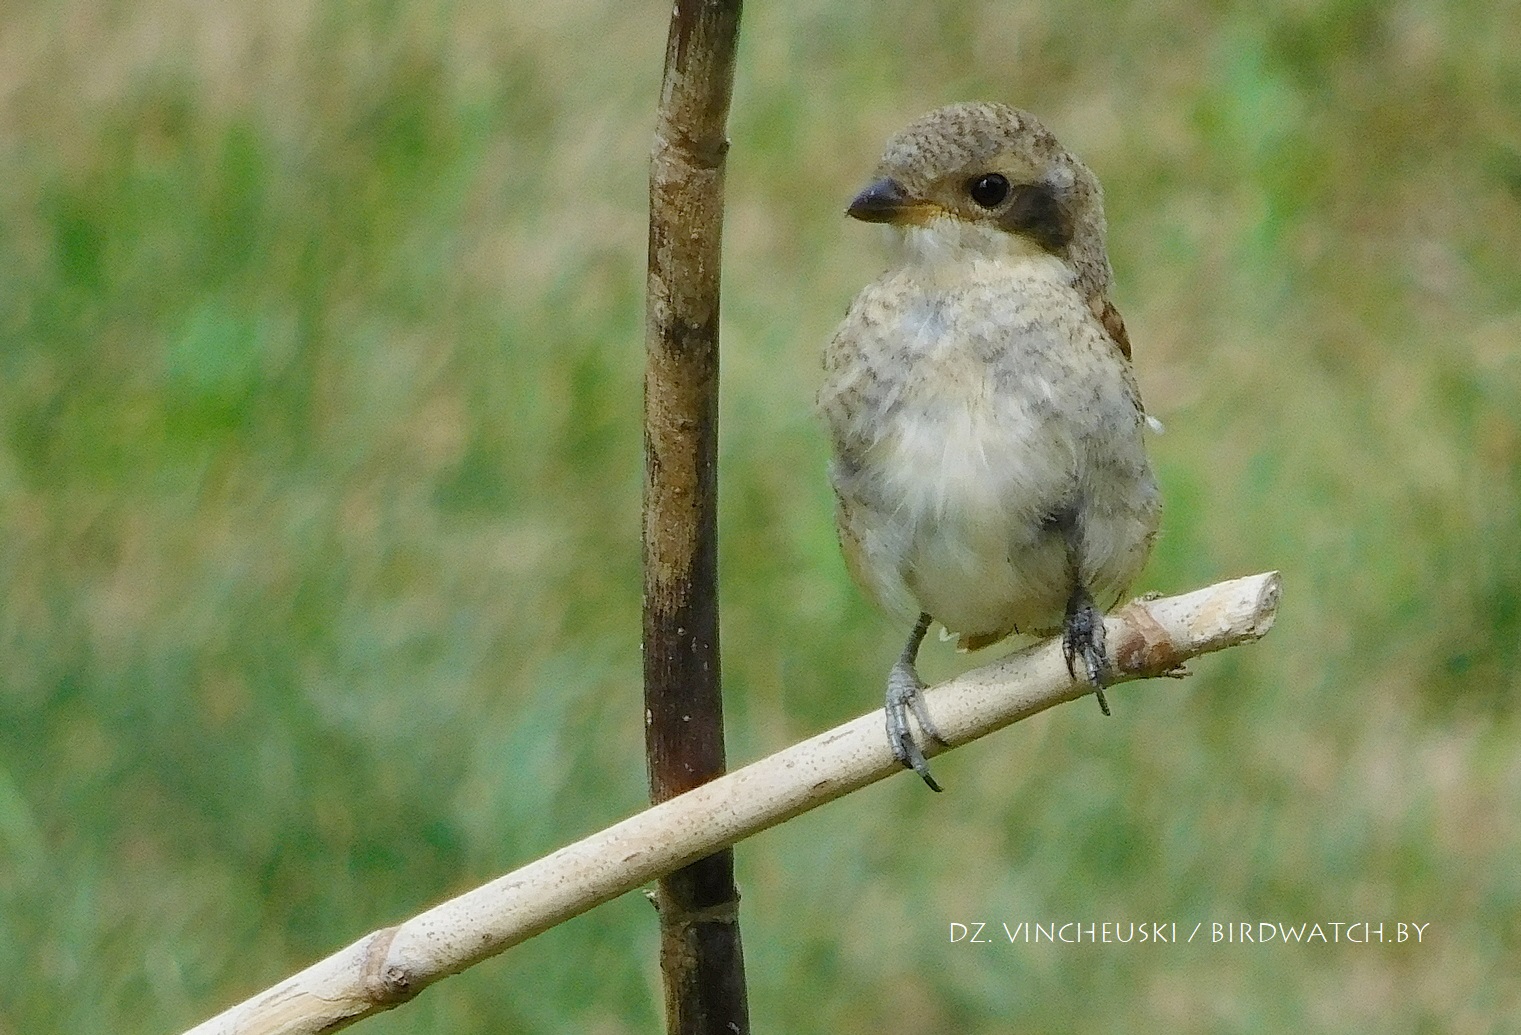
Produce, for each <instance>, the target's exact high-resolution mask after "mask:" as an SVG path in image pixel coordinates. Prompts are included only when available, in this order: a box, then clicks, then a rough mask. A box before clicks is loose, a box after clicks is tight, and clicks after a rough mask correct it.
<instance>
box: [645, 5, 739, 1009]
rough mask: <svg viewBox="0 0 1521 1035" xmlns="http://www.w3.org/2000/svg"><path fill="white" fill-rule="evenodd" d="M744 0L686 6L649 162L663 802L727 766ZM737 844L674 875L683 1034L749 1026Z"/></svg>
mask: <svg viewBox="0 0 1521 1035" xmlns="http://www.w3.org/2000/svg"><path fill="white" fill-rule="evenodd" d="M739 16H740V4H739V0H676V5H675V10H674V11H673V12H672V15H671V30H670V37H669V39H668V41H667V46H666V63H665V81H664V84H663V86H662V89H661V98H660V111H659V114H658V117H657V123H656V130H655V146H654V152H653V154H652V156H651V165H650V258H649V281H648V287H647V292H648V297H647V303H646V304H647V307H648V308H647V312H646V317H645V319H646V324H645V348H646V367H645V382H644V394H645V416H644V436H645V454H644V455H645V483H644V701H645V721H646V728H645V750H646V755H647V757H648V761H649V771H650V796H651V798H652V799H653V800H654V801H656V802H661V801H664V800H666V799H668V798H671V797H674V796H675V795H677V794H680V793H681V792H683V791H686V790H689V789H691V788H692V787H695V786H697V785H698V784H701V783H705V782H707V781H708V780H711V779H713V778H714V777H716V776H719V775H721V774H722V773H723V771H724V742H723V701H722V697H721V694H720V686H719V665H718V567H717V552H718V551H717V529H718V520H717V511H718V492H717V479H716V465H717V453H718V294H719V256H720V246H721V240H722V231H723V182H724V180H723V178H724V154H725V152H726V150H727V149H728V138H727V135H726V132H725V123H726V121H727V118H728V112H729V98H730V95H731V93H732V90H733V82H734V50H735V44H736V41H737V39H738V36H739ZM738 904H739V892H738V890H737V889H736V888H735V885H734V856H733V853H732V851H730V850H728V849H725V850H724V851H721V852H717V853H715V854H713V855H710V856H708V857H706V858H704V859H700V860H698V861H697V862H695V863H692V864H691V865H689V866H687V867H685V868H683V869H681V870H678V871H676V872H675V873H673V874H671V875H670V876H668V877H666V878H665V879H663V880H662V881H661V882H660V886H659V892H658V897H657V905H658V906H659V910H660V966H661V973H662V977H663V979H664V983H665V1003H666V1029H667V1031H669V1032H671V1033H672V1035H698V1033H711V1035H717V1033H724V1035H732V1033H734V1032H748V1031H749V1027H750V1025H749V1014H748V1009H747V1007H746V1001H745V978H744V957H743V954H742V952H741V949H740V938H739V917H738Z"/></svg>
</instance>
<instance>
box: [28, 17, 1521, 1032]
mask: <svg viewBox="0 0 1521 1035" xmlns="http://www.w3.org/2000/svg"><path fill="white" fill-rule="evenodd" d="M668 10H669V6H668V4H661V3H657V2H654V0H636V2H633V3H612V2H609V0H566V2H563V3H555V4H549V3H527V2H511V0H509V2H506V3H484V2H478V0H453V2H446V0H418V2H415V3H412V4H399V3H395V2H390V0H335V2H330V3H318V2H313V0H271V2H269V3H263V4H242V5H233V4H202V3H196V2H192V0H139V2H134V3H127V2H121V0H17V2H15V3H12V4H11V5H9V6H8V7H7V8H6V11H5V14H4V16H3V19H0V971H3V972H4V973H5V974H6V981H5V989H4V992H3V993H0V1033H4V1035H19V1033H27V1035H31V1033H38V1032H124V1033H136V1032H144V1033H146V1032H164V1031H175V1030H179V1029H181V1028H183V1027H188V1026H189V1025H190V1024H192V1023H194V1022H196V1021H198V1020H200V1019H202V1018H203V1017H205V1016H208V1015H210V1014H211V1013H213V1012H215V1011H216V1010H219V1009H221V1008H222V1007H224V1006H226V1005H229V1004H230V1003H232V1002H234V1001H237V1000H239V999H241V998H243V997H244V996H245V995H248V994H251V993H252V992H254V991H257V990H258V989H260V988H262V987H264V986H266V985H268V984H270V983H272V982H274V981H276V980H278V979H280V978H281V977H283V976H285V975H286V974H287V973H289V972H292V971H294V970H295V969H297V968H299V967H300V966H303V965H304V964H306V963H308V962H310V961H311V960H313V959H315V958H317V957H319V956H322V955H325V954H327V953H328V952H330V951H332V950H334V949H337V948H338V947H340V946H341V945H344V944H347V943H348V942H349V941H351V940H353V939H354V938H356V937H357V936H359V935H361V934H363V933H364V932H366V931H369V930H371V929H373V928H375V927H377V926H381V925H384V924H388V923H392V922H395V921H398V920H400V919H402V918H404V917H406V916H408V915H410V914H411V913H413V912H415V911H417V910H419V909H421V908H423V907H425V906H427V905H429V904H431V903H433V902H436V901H438V900H439V899H441V898H442V897H444V896H446V895H449V894H452V893H455V892H458V891H461V890H463V889H465V888H468V887H470V886H472V885H474V884H476V883H478V882H481V881H483V880H485V879H488V878H490V877H492V876H494V875H496V874H498V873H501V872H503V871H505V870H507V869H510V868H512V867H513V866H515V865H517V864H520V863H522V862H524V861H527V860H529V859H532V858H534V857H537V856H539V855H541V854H543V853H545V852H547V851H549V850H551V849H553V848H555V847H557V846H559V845H560V844H562V843H564V842H566V841H568V840H571V839H573V838H575V837H577V836H579V835H582V834H584V833H587V832H590V831H592V830H594V829H596V828H598V827H599V826H601V825H603V824H605V823H607V822H609V821H612V820H615V819H617V818H620V817H622V816H624V815H626V814H628V813H630V812H632V811H634V810H636V809H637V808H639V807H640V805H641V803H642V801H643V799H644V771H643V761H642V739H641V704H640V698H639V674H640V661H639V646H638V635H639V580H640V576H639V545H638V527H639V489H640V481H641V456H640V409H639V407H640V387H639V386H640V378H641V367H642V305H643V301H642V287H643V284H642V281H643V264H644V246H645V212H644V203H645V191H646V179H645V177H646V168H647V167H646V162H647V155H648V149H649V145H650V134H651V127H652V125H653V110H654V105H655V101H656V97H657V93H658V86H659V77H660V71H661V62H662V58H663V51H664V38H665V31H666V19H667V15H668ZM746 19H747V20H746V23H745V25H744V29H743V40H742V43H741V47H740V61H739V78H738V83H737V87H736V91H735V97H734V110H733V116H732V122H731V128H732V136H733V150H732V152H731V158H730V171H729V182H728V189H729V202H728V203H729V207H728V225H727V238H726V259H725V263H726V265H725V271H724V272H725V291H726V294H725V300H724V324H723V335H724V338H723V348H724V360H723V402H722V420H723V426H722V443H723V444H722V459H721V480H722V571H723V585H722V594H723V596H722V608H723V611H722V613H723V641H724V642H723V647H724V666H725V682H726V687H727V694H728V721H729V729H730V744H731V749H730V753H731V758H732V759H733V760H734V761H744V760H749V759H751V758H754V757H757V756H759V755H761V754H763V753H766V752H769V751H771V750H774V749H777V748H780V747H782V746H784V745H786V744H789V743H791V742H792V741H794V740H796V739H799V738H801V737H803V736H805V735H808V734H810V733H812V732H815V731H817V730H819V729H821V728H824V727H825V726H826V725H829V724H833V723H836V722H839V721H842V720H844V719H846V718H849V717H852V716H854V715H856V714H858V713H860V712H862V711H865V710H866V709H868V708H870V707H872V706H873V705H875V704H877V703H879V689H878V688H879V686H880V685H881V681H882V678H883V675H884V672H885V670H886V666H887V664H888V662H889V661H890V660H891V658H892V656H893V655H894V653H895V652H896V650H897V649H898V646H899V643H900V640H901V637H902V635H903V630H901V629H898V628H895V627H893V626H892V625H891V624H890V623H888V622H887V621H886V620H884V619H882V618H880V617H878V616H877V615H875V614H874V613H872V611H871V610H870V608H869V606H868V605H867V604H866V603H865V602H864V601H863V600H862V599H861V598H860V596H859V595H858V594H857V592H856V591H855V590H854V589H853V588H852V587H851V586H850V584H849V583H848V580H847V578H846V576H845V574H844V570H843V567H842V565H841V563H840V561H839V558H838V555H837V552H836V547H835V543H834V534H833V530H832V527H831V518H830V506H831V501H830V497H829V492H828V489H827V487H826V484H825V479H824V473H823V465H824V453H825V449H824V444H823V436H822V434H821V431H820V428H819V426H818V422H817V421H816V419H815V417H814V415H813V413H812V409H811V405H812V396H813V392H814V390H815V387H816V384H817V382H818V379H819V371H818V358H817V357H818V352H819V349H820V347H821V345H822V343H823V341H824V340H825V338H826V337H827V336H828V334H829V333H830V331H831V329H832V327H833V325H834V323H835V322H836V321H837V320H838V318H839V316H840V315H841V313H842V312H843V310H844V307H845V305H846V304H847V302H848V300H849V298H850V297H851V295H852V294H853V293H854V291H855V290H857V289H858V288H859V287H860V286H861V285H862V284H863V283H865V281H866V280H868V279H869V278H870V277H871V276H873V275H874V274H875V273H876V271H877V270H878V269H879V268H880V264H881V262H882V254H883V253H882V250H881V244H880V241H879V240H878V238H877V237H876V236H875V235H874V234H873V233H872V232H870V231H869V230H868V229H867V228H864V227H861V226H859V225H855V224H850V223H848V222H847V221H846V220H844V219H843V218H842V217H841V209H842V207H843V204H844V202H845V200H846V199H847V198H848V197H849V196H850V194H851V193H852V191H853V190H854V189H855V188H856V187H858V186H859V185H860V184H861V183H862V182H863V178H864V177H865V176H866V174H867V173H868V171H869V169H870V167H871V166H872V164H873V163H874V161H875V158H876V155H877V152H878V150H879V148H880V146H881V143H882V141H883V140H884V139H885V137H886V136H887V135H888V134H889V133H891V132H892V131H893V130H895V129H897V128H898V127H899V126H901V125H902V124H903V123H905V122H906V121H907V120H908V119H910V118H912V117H914V116H917V115H918V114H920V113H922V112H923V111H926V110H928V109H929V108H931V107H934V106H936V105H938V104H941V103H945V102H948V101H951V100H956V99H965V98H973V97H985V98H994V99H1001V100H1006V101H1010V102H1013V103H1016V104H1018V105H1020V106H1023V107H1026V108H1029V109H1032V110H1034V111H1036V112H1037V113H1039V114H1040V115H1041V116H1042V117H1043V118H1044V119H1045V120H1046V121H1047V122H1048V124H1049V125H1051V126H1052V127H1053V128H1054V129H1055V130H1056V131H1057V133H1058V134H1059V135H1060V136H1061V138H1062V139H1063V140H1064V142H1066V143H1067V144H1068V145H1069V146H1070V147H1071V148H1073V149H1074V150H1075V151H1077V152H1078V153H1079V154H1080V155H1082V156H1083V157H1084V158H1085V159H1086V160H1087V162H1088V163H1089V164H1090V165H1091V166H1092V167H1093V168H1094V169H1095V170H1096V171H1097V172H1098V174H1099V175H1100V177H1101V178H1102V179H1103V181H1104V183H1105V184H1106V187H1107V191H1108V207H1109V215H1110V224H1111V253H1112V255H1113V258H1114V262H1115V266H1116V270H1117V274H1118V279H1119V293H1118V301H1119V304H1120V306H1121V309H1122V310H1123V312H1124V313H1125V314H1126V317H1127V319H1128V321H1129V325H1130V330H1131V336H1132V338H1133V340H1134V342H1135V353H1136V357H1137V366H1138V373H1139V377H1140V380H1141V383H1142V387H1143V391H1144V393H1145V395H1146V398H1147V401H1148V404H1149V408H1150V409H1151V410H1152V412H1153V413H1155V414H1156V415H1158V416H1159V417H1160V418H1161V419H1162V420H1163V421H1165V422H1166V424H1167V428H1168V430H1167V433H1166V434H1165V435H1164V436H1162V437H1160V438H1154V439H1152V442H1151V445H1152V452H1153V456H1154V458H1155V462H1156V465H1157V467H1158V470H1159V473H1160V477H1161V481H1162V485H1163V490H1164V493H1165V497H1166V512H1165V515H1164V523H1163V533H1162V537H1161V539H1160V540H1159V543H1158V548H1157V551H1156V554H1155V556H1154V558H1153V561H1152V563H1151V565H1150V567H1149V569H1148V571H1147V573H1146V574H1145V576H1144V577H1143V580H1142V583H1141V585H1139V586H1138V587H1137V589H1138V590H1152V589H1154V590H1161V591H1178V590H1184V589H1189V588H1193V587H1195V586H1196V585H1200V584H1203V583H1206V582H1209V581H1213V580H1216V579H1218V578H1223V577H1227V576H1232V575H1240V574H1246V573H1250V572H1255V571H1261V570H1266V569H1270V568H1278V569H1281V570H1282V571H1283V575H1284V601H1283V608H1282V614H1281V616H1280V618H1279V621H1278V625H1277V627H1276V629H1275V630H1274V631H1273V633H1272V635H1271V636H1270V637H1269V638H1268V639H1267V640H1265V641H1263V642H1262V643H1261V644H1259V645H1256V646H1253V647H1248V648H1242V649H1239V650H1235V651H1232V652H1229V653H1228V654H1226V655H1220V656H1215V657H1212V658H1208V659H1205V660H1203V661H1201V662H1199V663H1198V664H1197V665H1196V670H1197V674H1196V675H1195V676H1194V678H1193V679H1191V680H1190V681H1188V682H1186V683H1181V684H1175V683H1158V684H1150V685H1137V686H1133V687H1129V688H1126V689H1123V690H1121V691H1119V692H1117V693H1115V694H1113V695H1111V698H1112V700H1113V702H1114V704H1115V710H1116V713H1117V715H1116V717H1115V718H1114V719H1113V720H1102V719H1101V718H1100V717H1099V715H1098V711H1097V709H1096V708H1094V707H1093V706H1092V704H1091V702H1083V703H1079V704H1076V705H1073V706H1068V707H1064V708H1059V709H1056V710H1055V711H1053V712H1050V713H1047V714H1044V715H1042V716H1039V717H1037V718H1035V719H1032V720H1030V721H1029V722H1026V723H1023V724H1021V725H1020V726H1018V727H1016V728H1015V729H1013V730H1010V731H1007V732H1005V733H1003V734H1001V735H999V736H996V737H993V738H990V739H988V740H986V741H983V742H980V743H978V744H976V745H973V746H970V747H967V748H965V749H963V750H960V751H957V752H955V753H954V754H952V755H949V756H946V757H944V758H943V759H941V760H939V761H937V763H936V771H937V773H938V774H939V776H940V777H941V778H942V780H943V782H944V783H945V784H946V785H947V787H948V788H949V793H947V794H945V795H941V796H933V795H930V794H928V793H926V792H925V790H924V788H923V787H922V786H921V785H920V784H919V782H918V781H917V780H916V779H915V778H914V777H912V776H908V775H904V776H900V777H898V778H896V779H893V780H890V781H888V782H887V783H886V784H885V785H879V786H877V787H875V788H872V789H869V790H867V791H865V792H863V793H860V794H857V795H855V796H853V797H851V798H849V799H847V800H845V801H841V802H838V803H836V804H833V805H831V806H829V807H827V808H826V809H824V810H822V811H820V812H818V813H814V814H811V815H808V816H804V817H802V818H800V819H798V820H796V821H794V822H792V823H790V824H788V825H787V826H786V827H784V828H782V829H780V830H776V831H773V832H770V833H767V834H765V835H762V836H760V837H757V838H755V839H754V840H752V841H750V842H747V843H745V844H743V845H742V846H741V847H740V848H739V852H738V860H739V872H740V879H741V882H742V889H743V892H744V896H745V897H744V905H743V924H744V938H745V948H746V952H747V964H748V970H749V978H750V1008H751V1013H752V1016H753V1017H754V1019H755V1021H756V1028H757V1030H759V1031H776V1032H799V1033H814V1032H818V1033H832V1032H844V1031H859V1032H874V1031H891V1032H908V1033H918V1032H925V1033H928V1032H968V1033H984V1032H987V1033H992V1032H1007V1031H1012V1030H1020V1031H1030V1032H1067V1031H1123V1030H1129V1031H1140V1030H1150V1031H1174V1032H1216V1031H1240V1032H1284V1031H1291V1032H1296V1033H1303V1032H1349V1031H1369V1032H1373V1031H1376V1032H1387V1033H1405V1032H1411V1033H1414V1032H1444V1033H1449V1032H1456V1033H1468V1032H1491V1031H1513V1030H1516V1027H1514V1026H1515V1025H1517V1024H1518V1023H1521V1022H1518V1021H1517V1017H1518V1016H1521V978H1518V974H1521V862H1518V860H1521V719H1518V715H1517V708H1516V704H1517V693H1518V689H1521V678H1518V675H1517V666H1518V664H1521V426H1518V417H1517V415H1518V413H1521V355H1518V338H1521V277H1518V270H1521V58H1518V51H1517V49H1516V42H1515V41H1516V40H1517V39H1521V7H1517V6H1516V5H1509V4H1501V5H1493V4H1484V3H1479V2H1477V0H1453V2H1451V3H1447V4H1423V3H1404V4H1386V3H1379V2H1372V0H1321V2H1314V0H1306V2H1298V3H1291V4H1285V5H1267V6H1263V5H1256V4H1246V3H1214V4H1193V3H1177V2H1169V0H1164V2H1161V3H1141V2H1109V3H1104V2H1097V0H1092V2H1087V3H1078V2H1074V3H1067V4H1056V3H1051V2H1045V0H1021V2H998V3H993V2H984V3H955V4H937V3H927V2H919V3H908V2H904V0H878V2H866V0H800V2H792V3H787V4H776V5H767V4H759V3H756V4H752V5H751V8H750V10H749V11H748V12H747V15H746ZM959 664H962V663H961V662H960V661H958V660H957V659H956V658H954V657H953V656H951V655H950V652H948V651H947V650H946V649H945V648H944V647H942V646H938V645H932V646H931V647H930V648H929V649H928V651H927V657H926V668H927V671H928V674H930V675H933V676H939V675H945V674H948V673H950V672H953V671H955V670H956V668H957V666H958V665H959ZM1068 919H1070V920H1077V921H1083V922H1102V921H1105V920H1119V921H1131V920H1136V921H1146V922H1152V921H1158V922H1174V921H1175V922H1177V924H1178V925H1179V927H1180V928H1182V929H1188V928H1191V927H1192V925H1193V924H1195V923H1197V922H1200V921H1203V922H1205V923H1206V924H1208V923H1210V922H1214V921H1242V920H1247V921H1256V920H1272V921H1277V920H1283V921H1286V922H1295V923H1297V922H1304V921H1321V922H1323V923H1330V922H1333V921H1361V920H1369V921H1372V922H1383V923H1384V924H1385V928H1386V931H1387V932H1388V933H1389V934H1390V935H1391V936H1392V934H1393V931H1394V927H1393V925H1394V923H1396V922H1398V921H1401V920H1404V921H1413V922H1417V923H1425V924H1429V927H1428V928H1427V929H1426V935H1425V941H1424V943H1423V944H1420V945H1411V944H1404V945H1390V944H1385V945H1356V946H1354V945H1346V944H1341V945H1329V946H1326V945H1319V946H1308V947H1303V946H1302V947H1287V948H1286V947H1283V946H1277V945H1274V946H1257V945H1250V946H1241V945H1211V944H1198V943H1195V944H1193V945H1160V946H1137V945H1131V946H1112V945H1111V946H1093V945H1081V946H1060V947H1053V946H1050V945H1040V946H1033V945H1016V946H1009V945H1002V946H999V945H993V946H982V947H972V946H967V945H954V944H951V943H950V942H949V938H948V931H949V924H950V922H952V921H961V922H969V921H986V922H992V923H995V924H996V923H999V922H1003V921H1009V922H1011V923H1017V922H1019V921H1023V920H1029V921H1042V922H1050V921H1052V920H1068ZM654 956H655V936H654V918H653V916H652V914H651V911H650V908H649V906H648V905H647V904H646V903H645V902H644V901H643V900H642V899H641V898H640V897H639V896H637V895H631V896H627V897H626V898H624V899H621V900H618V901H616V902H613V903H610V904H608V905H606V906H603V907H601V908H600V909H598V910H596V911H594V912H593V913H591V914H589V915H587V916H584V917H582V918H579V919H577V920H575V921H572V922H570V923H567V924H565V925H563V926H562V927H560V928H558V929H556V930H553V931H551V932H549V933H547V934H545V935H543V936H541V937H540V938H538V939H536V940H535V941H532V942H530V943H528V944H526V945H523V946H521V947H519V948H517V949H515V950H513V951H511V952H510V953H508V954H507V955H506V956H504V957H502V958H500V959H498V960H495V961H492V962H489V963H487V964H485V965H483V966H481V967H479V968H477V969H476V970H475V971H473V972H471V973H469V974H466V975H463V976H461V977H459V978H455V979H451V980H448V981H446V982H444V983H443V984H441V985H439V986H437V987H435V988H433V989H430V990H429V991H428V992H426V993H425V994H424V995H423V996H421V997H420V998H419V999H418V1000H417V1001H415V1002H413V1003H411V1004H408V1005H406V1006H404V1007H402V1008H401V1009H399V1010H397V1011H394V1012H393V1013H391V1014H388V1015H386V1016H384V1017H381V1018H377V1019H375V1020H372V1021H369V1022H366V1024H365V1030H366V1031H371V1032H459V1033H471V1032H497V1031H512V1032H524V1033H540V1032H561V1031H578V1032H588V1033H593V1035H618V1033H624V1032H648V1031H654V1030H658V1027H659V991H658V976H657V974H656V971H655V962H654Z"/></svg>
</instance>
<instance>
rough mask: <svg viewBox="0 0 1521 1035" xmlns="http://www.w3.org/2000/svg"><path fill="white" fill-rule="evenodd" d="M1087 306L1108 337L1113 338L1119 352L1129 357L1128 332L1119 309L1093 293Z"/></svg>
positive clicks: (1103, 297)
mask: <svg viewBox="0 0 1521 1035" xmlns="http://www.w3.org/2000/svg"><path fill="white" fill-rule="evenodd" d="M1088 308H1090V309H1092V310H1093V315H1094V316H1096V317H1098V322H1099V323H1100V324H1102V325H1103V327H1104V330H1105V331H1107V332H1108V333H1109V337H1110V338H1112V339H1114V343H1115V345H1117V346H1119V349H1120V354H1121V355H1122V356H1124V357H1125V358H1126V359H1129V358H1130V334H1129V333H1128V332H1127V331H1126V330H1125V320H1124V318H1123V317H1121V316H1120V311H1119V310H1118V309H1116V308H1115V307H1114V303H1113V302H1111V301H1109V299H1108V298H1106V297H1105V296H1103V295H1094V296H1093V297H1092V298H1090V299H1088Z"/></svg>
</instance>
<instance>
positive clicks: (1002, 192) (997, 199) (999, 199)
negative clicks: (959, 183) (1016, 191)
mask: <svg viewBox="0 0 1521 1035" xmlns="http://www.w3.org/2000/svg"><path fill="white" fill-rule="evenodd" d="M967 192H968V193H969V194H971V195H972V200H973V201H975V202H977V204H979V205H981V206H982V207H983V208H997V207H998V206H999V205H1001V204H1002V203H1003V199H1004V198H1007V197H1008V196H1009V181H1008V180H1006V179H1004V178H1003V177H1002V176H1000V175H999V174H998V173H987V174H986V175H984V176H979V177H977V178H976V179H974V180H972V182H971V183H969V184H967Z"/></svg>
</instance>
